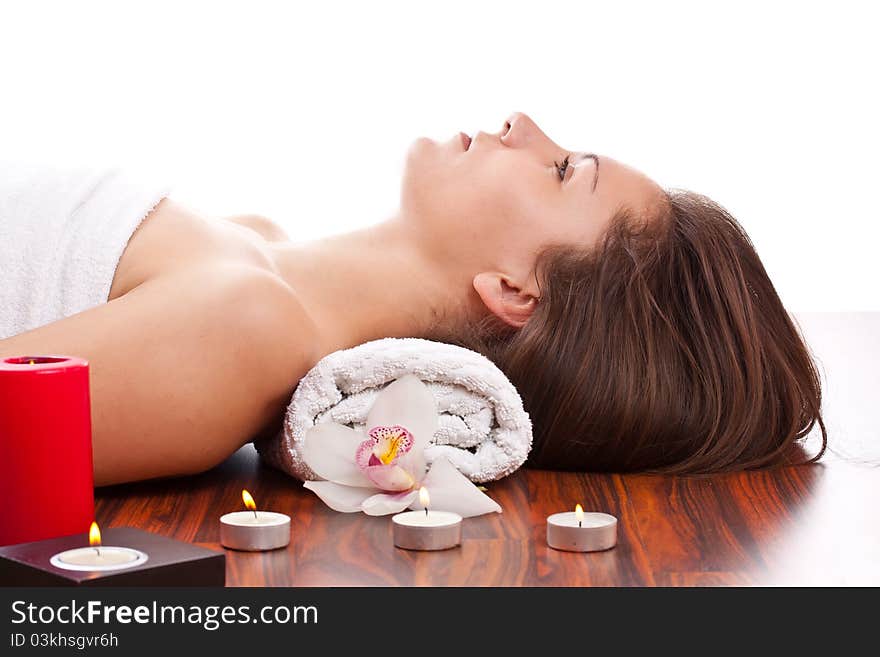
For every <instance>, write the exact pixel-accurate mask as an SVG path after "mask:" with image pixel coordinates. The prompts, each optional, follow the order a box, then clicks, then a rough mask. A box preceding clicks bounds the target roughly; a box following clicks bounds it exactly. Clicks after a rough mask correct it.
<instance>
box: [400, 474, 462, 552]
mask: <svg viewBox="0 0 880 657" xmlns="http://www.w3.org/2000/svg"><path fill="white" fill-rule="evenodd" d="M419 501H420V502H421V504H422V506H423V507H425V510H424V511H405V512H404V513H398V514H397V515H395V516H393V517H392V518H391V524H392V526H393V528H394V529H393V531H394V545H396V546H397V547H399V548H403V549H404V550H447V549H449V548H453V547H455V546H457V545H460V544H461V516H460V515H458V514H457V513H452V512H451V511H432V510H430V509H428V505H429V504H430V501H431V500H430V496H429V495H428V490H427V489H426V488H424V487H422V488H421V489H419Z"/></svg>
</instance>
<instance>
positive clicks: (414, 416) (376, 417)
mask: <svg viewBox="0 0 880 657" xmlns="http://www.w3.org/2000/svg"><path fill="white" fill-rule="evenodd" d="M395 424H399V425H401V426H403V427H406V429H407V430H408V431H409V432H410V433H411V434H412V436H413V446H412V448H411V449H410V451H409V453H407V454H405V455H403V456H402V457H401V459H400V465H401V466H402V467H404V468H405V469H406V470H407V471H408V472H409V473H410V474H412V475H413V476H414V477H416V479H420V478H421V476H422V475H423V473H424V471H425V456H424V451H425V447H427V446H428V444H429V443H430V441H431V440H432V439H433V438H434V432H435V431H436V430H437V425H438V421H437V401H436V400H435V399H434V394H433V393H432V392H431V391H430V390H429V389H428V386H426V385H425V384H424V383H422V381H421V380H420V379H419V378H418V377H417V376H415V375H413V374H407V375H406V376H402V377H401V378H399V379H397V380H395V381H392V382H391V383H389V384H388V385H387V386H386V387H385V388H383V389H382V390H381V392H379V394H378V395H377V396H376V401H374V402H373V406H372V408H371V409H370V412H369V413H368V414H367V425H366V426H367V431H369V430H370V429H372V428H373V427H377V426H386V427H390V426H393V425H395Z"/></svg>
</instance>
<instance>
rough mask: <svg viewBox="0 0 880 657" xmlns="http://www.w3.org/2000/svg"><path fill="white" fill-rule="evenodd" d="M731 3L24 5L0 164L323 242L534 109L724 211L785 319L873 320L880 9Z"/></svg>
mask: <svg viewBox="0 0 880 657" xmlns="http://www.w3.org/2000/svg"><path fill="white" fill-rule="evenodd" d="M716 4H719V3H708V2H702V3H671V2H662V3H660V2H657V3H623V2H610V1H608V0H606V1H603V2H567V3H553V2H542V3H541V4H540V7H539V5H538V3H528V4H527V3H517V2H512V1H510V0H507V1H505V2H477V1H470V2H450V1H447V2H443V3H439V2H437V3H432V2H407V3H404V2H401V3H382V2H350V3H339V2H315V3H304V2H303V3H301V2H297V3H293V2H286V3H282V2H277V3H268V2H253V1H249V2H240V3H234V4H233V3H229V4H226V3H218V2H210V3H184V2H155V1H154V2H143V3H137V4H135V3H123V2H106V3H92V2H65V3H45V2H20V1H18V2H9V3H5V4H3V5H2V14H0V67H2V84H0V117H2V121H0V150H2V152H0V156H2V157H4V158H6V157H10V156H11V157H23V158H27V159H29V160H41V159H47V160H50V161H53V162H65V163H66V162H72V163H89V164H92V163H94V164H122V165H126V166H134V167H141V168H143V169H144V171H145V172H149V174H150V175H160V176H162V177H165V178H167V179H168V180H169V181H171V182H172V184H173V185H174V190H175V191H174V194H173V196H174V197H176V198H177V199H179V200H181V201H183V202H185V203H188V204H189V205H191V206H192V207H194V208H196V209H198V210H201V211H203V212H205V213H208V214H212V215H214V214H219V215H222V214H234V213H240V212H254V213H261V214H265V215H268V216H270V217H271V218H273V219H275V220H276V221H279V222H280V223H282V224H283V225H284V226H285V228H286V229H287V230H288V232H289V233H290V234H291V235H292V236H293V237H294V238H295V239H310V238H312V237H316V236H320V235H324V234H330V233H334V232H339V231H344V230H348V229H350V228H353V227H357V226H363V225H368V224H370V223H373V222H375V221H377V220H380V219H382V218H384V217H385V216H387V215H388V214H389V213H391V212H393V211H394V208H395V207H396V204H397V199H398V192H399V180H400V173H401V169H402V165H403V157H404V154H405V152H406V149H407V147H408V146H409V144H410V142H411V141H412V140H413V139H414V138H416V137H418V136H421V135H425V136H429V137H432V138H435V139H448V138H450V137H452V136H453V135H454V134H455V133H456V132H458V131H459V130H464V131H465V132H469V133H472V132H473V131H476V130H486V131H495V130H498V129H499V128H500V126H501V124H502V122H503V120H504V118H505V117H506V116H507V115H508V114H509V113H510V112H511V111H514V110H520V111H524V112H526V113H528V114H529V115H531V116H532V117H533V118H534V119H535V120H536V121H537V122H538V124H539V125H540V126H542V128H543V129H544V130H545V131H546V132H547V133H548V134H549V135H550V136H551V137H552V138H553V139H554V140H556V141H557V142H558V143H561V144H562V145H563V146H565V147H567V148H571V149H579V150H590V151H594V152H598V153H604V154H607V155H611V156H612V157H615V158H617V159H619V160H622V161H624V162H627V163H629V164H632V165H633V166H636V167H637V168H639V169H641V170H643V171H644V172H645V173H647V174H648V175H650V176H652V177H653V178H655V179H656V180H657V181H658V182H660V183H661V184H662V185H664V186H675V187H686V188H689V189H693V190H696V191H699V192H702V193H705V194H708V195H709V196H711V197H713V198H714V199H715V200H717V201H718V202H720V203H721V204H722V205H724V206H725V207H727V208H728V209H729V210H730V211H731V212H732V213H733V214H734V215H735V216H736V217H737V218H738V219H739V220H740V222H741V223H742V224H743V225H744V226H745V228H746V230H747V231H748V232H749V234H750V236H751V237H752V239H753V241H754V243H755V245H756V247H757V249H758V252H759V254H760V255H761V256H762V259H763V261H764V264H765V266H766V267H767V269H768V271H769V272H770V276H771V278H772V279H773V281H774V282H775V284H776V286H777V289H778V290H779V293H780V295H781V297H782V299H783V302H784V303H785V304H786V306H787V307H788V308H789V309H790V310H794V311H803V310H868V309H870V310H878V309H880V291H878V285H877V282H878V280H880V265H878V256H877V252H876V250H877V244H876V242H877V237H878V234H880V233H878V229H877V225H878V221H880V212H878V209H877V208H878V199H877V191H876V190H877V178H878V173H880V172H878V167H877V165H876V161H877V160H876V158H877V152H878V150H880V148H878V147H880V137H878V127H877V121H878V117H880V103H878V92H877V89H878V82H877V75H878V62H880V48H878V45H877V42H878V39H877V26H878V22H877V21H876V20H875V19H874V18H873V16H871V15H870V14H869V9H868V8H869V7H871V3H868V2H865V3H845V2H835V3H834V4H833V5H832V4H831V3H829V4H828V5H827V6H826V5H815V4H811V3H769V2H761V3H754V4H751V3H747V2H735V3H728V4H727V6H726V7H721V6H716ZM832 7H833V8H832Z"/></svg>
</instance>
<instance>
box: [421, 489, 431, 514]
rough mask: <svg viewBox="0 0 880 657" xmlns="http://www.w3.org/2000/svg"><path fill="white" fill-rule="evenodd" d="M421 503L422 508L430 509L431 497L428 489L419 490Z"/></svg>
mask: <svg viewBox="0 0 880 657" xmlns="http://www.w3.org/2000/svg"><path fill="white" fill-rule="evenodd" d="M419 502H421V504H422V506H423V507H425V509H427V508H428V505H429V504H431V496H430V495H428V489H427V488H425V487H424V486H422V487H421V488H419Z"/></svg>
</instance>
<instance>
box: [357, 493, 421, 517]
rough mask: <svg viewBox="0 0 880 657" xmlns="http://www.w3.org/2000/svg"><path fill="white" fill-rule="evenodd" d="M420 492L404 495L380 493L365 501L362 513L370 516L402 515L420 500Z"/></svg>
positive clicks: (362, 505)
mask: <svg viewBox="0 0 880 657" xmlns="http://www.w3.org/2000/svg"><path fill="white" fill-rule="evenodd" d="M418 498H419V492H418V491H416V490H411V491H406V492H404V493H395V494H391V495H389V494H388V493H379V494H378V495H373V496H372V497H369V498H367V499H366V500H364V502H363V504H361V509H360V510H361V511H363V512H364V513H366V514H367V515H368V516H385V515H388V514H389V513H400V512H401V511H403V510H404V509H405V508H406V507H408V506H409V505H410V504H412V502H413V500H418Z"/></svg>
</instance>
